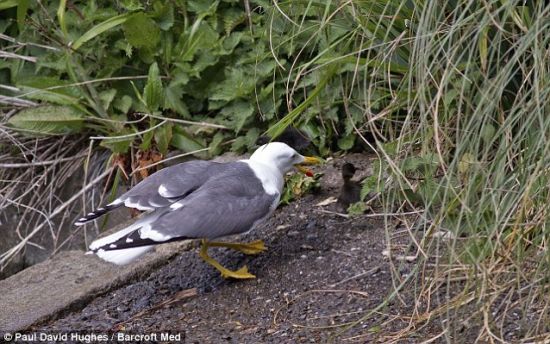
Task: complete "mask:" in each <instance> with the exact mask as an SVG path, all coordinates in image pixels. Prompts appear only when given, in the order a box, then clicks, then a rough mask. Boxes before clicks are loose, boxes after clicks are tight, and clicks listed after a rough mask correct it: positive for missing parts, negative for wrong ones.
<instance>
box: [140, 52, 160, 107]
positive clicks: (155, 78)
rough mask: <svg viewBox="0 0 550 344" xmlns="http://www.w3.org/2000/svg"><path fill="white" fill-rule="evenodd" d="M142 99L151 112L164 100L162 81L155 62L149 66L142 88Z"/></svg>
mask: <svg viewBox="0 0 550 344" xmlns="http://www.w3.org/2000/svg"><path fill="white" fill-rule="evenodd" d="M143 100H144V101H145V105H146V106H147V108H148V109H149V111H151V112H154V111H156V110H158V108H159V107H160V106H161V105H162V104H163V102H164V95H163V88H162V81H161V80H160V75H159V67H158V65H157V63H156V62H155V63H153V64H152V65H151V66H150V67H149V75H148V76H147V84H146V85H145V89H144V90H143Z"/></svg>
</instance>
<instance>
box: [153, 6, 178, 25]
mask: <svg viewBox="0 0 550 344" xmlns="http://www.w3.org/2000/svg"><path fill="white" fill-rule="evenodd" d="M153 7H154V8H155V18H156V19H157V20H156V21H157V23H158V26H159V27H160V28H161V30H164V31H167V30H170V28H171V27H172V26H174V5H173V4H172V3H171V2H166V3H164V4H163V3H162V2H160V1H158V2H155V3H154V5H153Z"/></svg>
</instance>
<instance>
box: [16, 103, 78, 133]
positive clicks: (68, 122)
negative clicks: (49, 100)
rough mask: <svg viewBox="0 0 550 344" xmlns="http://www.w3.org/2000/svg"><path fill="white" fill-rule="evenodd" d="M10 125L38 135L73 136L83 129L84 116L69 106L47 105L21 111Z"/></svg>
mask: <svg viewBox="0 0 550 344" xmlns="http://www.w3.org/2000/svg"><path fill="white" fill-rule="evenodd" d="M8 123H9V124H10V125H12V126H13V127H14V128H16V129H20V130H23V131H26V132H30V133H34V134H38V135H57V134H72V133H76V132H79V131H80V130H81V129H82V127H83V124H84V116H83V114H82V113H81V112H80V111H78V110H75V109H74V108H72V107H69V106H53V105H46V106H39V107H34V108H28V109H24V110H21V111H19V112H18V113H17V114H16V115H15V116H13V117H11V118H10V119H9V120H8Z"/></svg>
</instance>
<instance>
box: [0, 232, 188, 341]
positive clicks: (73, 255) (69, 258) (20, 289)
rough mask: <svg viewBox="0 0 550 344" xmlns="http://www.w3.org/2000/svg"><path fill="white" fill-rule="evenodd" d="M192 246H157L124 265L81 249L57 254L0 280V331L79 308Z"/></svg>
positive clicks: (186, 243) (44, 319)
mask: <svg viewBox="0 0 550 344" xmlns="http://www.w3.org/2000/svg"><path fill="white" fill-rule="evenodd" d="M118 228H120V227H118ZM191 247H192V245H191V242H190V241H183V242H179V243H177V242H176V243H171V244H165V245H160V246H157V248H156V251H153V252H149V253H148V254H146V255H144V256H143V257H141V259H139V260H138V261H136V262H134V263H131V264H129V265H126V266H117V265H113V264H110V263H106V262H104V261H102V260H101V259H99V258H98V257H97V256H95V255H85V254H84V252H83V251H66V252H61V253H60V254H58V255H56V256H54V257H53V258H51V259H49V260H46V261H44V262H42V263H40V264H36V265H34V266H32V267H30V268H28V269H25V270H23V271H21V272H19V273H17V274H15V275H13V276H11V277H9V278H7V279H5V280H3V281H0V291H1V293H2V297H1V298H0V333H1V332H15V331H22V330H25V329H26V328H28V327H30V326H31V325H33V324H37V323H40V322H43V321H46V320H50V319H55V318H57V317H59V316H60V315H62V314H63V313H65V312H67V311H71V310H76V309H80V308H82V307H84V305H86V304H87V303H88V302H90V301H91V300H93V298H94V297H96V296H97V295H100V294H103V293H105V292H107V291H109V290H112V289H114V288H117V287H120V286H122V285H124V284H127V283H130V282H131V281H132V280H134V279H136V278H140V277H142V276H145V275H147V274H149V273H150V272H151V271H152V270H153V269H154V268H156V267H158V266H160V265H163V264H164V263H165V262H166V261H167V260H168V259H169V258H171V257H172V256H174V255H176V254H177V253H178V252H181V251H184V250H189V249H190V248H191Z"/></svg>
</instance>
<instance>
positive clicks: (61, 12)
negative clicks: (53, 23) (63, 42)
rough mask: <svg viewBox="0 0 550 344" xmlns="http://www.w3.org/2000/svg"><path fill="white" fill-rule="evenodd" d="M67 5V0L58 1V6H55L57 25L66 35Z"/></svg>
mask: <svg viewBox="0 0 550 344" xmlns="http://www.w3.org/2000/svg"><path fill="white" fill-rule="evenodd" d="M66 6H67V0H61V1H59V6H58V7H57V20H58V21H59V26H60V27H61V31H62V32H63V34H64V35H65V37H67V23H66V22H65V7H66Z"/></svg>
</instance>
